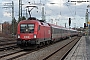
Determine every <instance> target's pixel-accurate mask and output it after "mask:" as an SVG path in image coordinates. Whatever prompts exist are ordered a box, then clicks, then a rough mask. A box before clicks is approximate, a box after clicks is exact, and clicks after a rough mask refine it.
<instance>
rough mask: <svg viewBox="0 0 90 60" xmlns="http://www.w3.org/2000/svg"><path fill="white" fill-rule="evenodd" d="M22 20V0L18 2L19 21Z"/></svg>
mask: <svg viewBox="0 0 90 60" xmlns="http://www.w3.org/2000/svg"><path fill="white" fill-rule="evenodd" d="M21 18H22V0H19V21H21Z"/></svg>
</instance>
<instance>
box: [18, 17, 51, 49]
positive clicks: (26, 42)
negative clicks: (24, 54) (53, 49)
mask: <svg viewBox="0 0 90 60" xmlns="http://www.w3.org/2000/svg"><path fill="white" fill-rule="evenodd" d="M50 41H51V28H50V26H49V24H47V23H44V22H40V21H38V20H37V19H35V18H30V19H28V20H23V21H20V22H19V24H18V27H17V44H18V45H19V46H20V47H28V46H37V45H42V44H44V43H48V42H50Z"/></svg>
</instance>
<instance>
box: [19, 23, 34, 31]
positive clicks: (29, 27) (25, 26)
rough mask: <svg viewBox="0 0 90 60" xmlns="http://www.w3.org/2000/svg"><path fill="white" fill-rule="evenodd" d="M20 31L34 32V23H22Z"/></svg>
mask: <svg viewBox="0 0 90 60" xmlns="http://www.w3.org/2000/svg"><path fill="white" fill-rule="evenodd" d="M20 33H34V24H21V25H20Z"/></svg>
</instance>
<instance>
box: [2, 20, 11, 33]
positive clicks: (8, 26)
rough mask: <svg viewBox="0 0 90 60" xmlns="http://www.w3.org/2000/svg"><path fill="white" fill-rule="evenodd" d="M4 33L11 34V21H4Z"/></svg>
mask: <svg viewBox="0 0 90 60" xmlns="http://www.w3.org/2000/svg"><path fill="white" fill-rule="evenodd" d="M3 33H5V34H9V33H10V24H9V22H6V21H5V22H4V23H3Z"/></svg>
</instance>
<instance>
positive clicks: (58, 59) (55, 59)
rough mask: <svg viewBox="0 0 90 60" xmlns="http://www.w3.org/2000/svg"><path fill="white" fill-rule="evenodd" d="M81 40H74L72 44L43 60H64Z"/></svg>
mask: <svg viewBox="0 0 90 60" xmlns="http://www.w3.org/2000/svg"><path fill="white" fill-rule="evenodd" d="M79 39H80V37H79V38H77V39H76V38H74V39H73V40H72V41H71V42H69V43H68V44H66V45H65V46H63V47H61V48H59V49H58V50H56V51H55V52H53V53H51V54H50V55H48V56H47V57H45V58H44V59H43V60H64V59H65V57H66V56H67V54H68V53H69V52H70V51H71V49H72V48H73V47H74V46H75V45H76V43H77V42H78V41H79Z"/></svg>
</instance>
